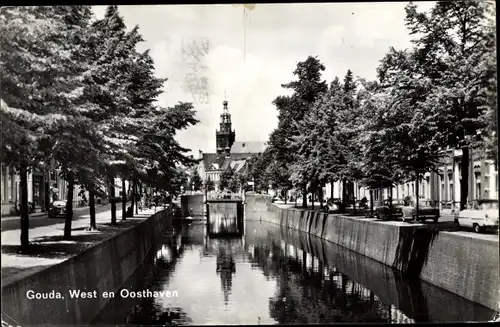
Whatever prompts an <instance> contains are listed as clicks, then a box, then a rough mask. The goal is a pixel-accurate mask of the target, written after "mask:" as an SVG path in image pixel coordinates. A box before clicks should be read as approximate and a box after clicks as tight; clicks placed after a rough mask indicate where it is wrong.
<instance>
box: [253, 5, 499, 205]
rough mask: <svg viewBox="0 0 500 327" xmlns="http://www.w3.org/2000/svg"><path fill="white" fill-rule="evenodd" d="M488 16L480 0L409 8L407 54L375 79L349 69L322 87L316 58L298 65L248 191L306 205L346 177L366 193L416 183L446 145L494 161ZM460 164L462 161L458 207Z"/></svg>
mask: <svg viewBox="0 0 500 327" xmlns="http://www.w3.org/2000/svg"><path fill="white" fill-rule="evenodd" d="M494 12H495V11H494V4H493V3H489V2H486V1H439V2H437V4H436V5H435V6H434V8H433V9H432V10H431V11H430V12H429V13H421V12H419V11H418V8H417V7H416V6H415V5H414V4H412V3H410V4H409V5H408V6H407V7H406V26H407V28H408V29H409V33H410V34H411V35H413V36H414V40H413V42H412V47H411V48H410V49H405V50H396V49H394V48H390V49H389V52H388V53H387V54H386V55H385V56H384V58H383V59H382V60H381V61H380V65H379V67H378V68H377V79H376V80H374V81H367V80H363V79H357V80H355V78H354V77H353V73H352V72H351V71H350V70H349V71H347V74H346V75H345V77H344V79H343V81H341V80H340V79H339V78H335V79H334V80H333V81H332V82H331V83H330V85H329V86H328V85H327V84H326V82H325V81H322V80H321V72H322V71H323V70H325V66H324V65H323V64H322V63H321V62H320V61H319V60H318V59H317V58H315V57H309V58H307V60H305V61H303V62H300V63H298V65H297V68H296V69H295V71H294V75H295V76H297V80H296V81H293V82H290V83H288V84H284V85H282V87H284V88H286V89H290V90H291V91H292V94H291V95H289V96H279V97H277V98H276V99H275V100H274V104H275V106H276V108H277V110H278V112H279V114H278V118H279V123H278V127H277V128H276V129H275V130H274V131H273V132H272V133H271V135H270V141H269V147H268V148H267V149H266V151H265V152H264V153H263V154H262V155H261V156H260V157H258V158H256V159H255V160H253V161H252V162H251V163H250V165H251V166H253V167H250V168H249V169H248V174H249V176H248V178H250V179H251V178H252V177H253V178H255V186H256V190H266V189H267V188H268V185H273V187H276V188H280V189H284V190H285V193H286V191H287V190H290V189H292V188H293V189H299V190H301V191H300V192H301V193H302V194H303V206H304V207H306V206H307V198H306V194H307V193H308V192H314V191H315V190H317V189H318V188H320V187H323V186H324V185H325V184H326V183H333V182H334V181H338V180H340V181H341V182H342V183H343V186H344V187H343V190H346V189H347V187H346V186H347V184H348V183H352V181H354V180H356V181H359V182H360V183H361V184H363V185H365V186H367V187H368V188H370V189H371V190H372V189H377V188H383V187H391V188H390V189H391V190H392V186H394V185H396V184H397V183H398V182H402V181H409V180H415V181H416V183H418V182H419V181H420V179H421V178H422V177H423V174H424V173H425V172H429V171H437V168H438V167H439V165H440V164H441V163H440V160H442V153H443V150H445V149H449V148H452V149H457V148H458V149H461V150H462V151H463V158H468V157H469V151H470V149H479V150H481V151H480V152H482V153H483V154H486V155H488V156H489V157H490V158H494V160H495V162H497V161H496V160H497V150H496V149H497V138H496V128H497V126H496V125H497V124H496V121H497V117H496V107H497V104H496V50H495V48H496V43H495V27H496V25H495V20H494ZM468 165H469V161H468V160H462V162H461V171H462V179H461V181H462V183H461V189H460V194H461V198H460V206H461V208H463V207H464V206H465V204H466V199H467V195H468V194H467V190H468V185H467V183H468V180H469V179H468V172H469V169H468ZM417 177H418V178H417ZM332 190H333V187H332ZM416 190H417V192H418V184H417V187H416ZM343 193H344V194H342V200H343V204H345V203H346V192H345V191H344V192H343ZM313 194H314V193H313ZM370 194H371V197H373V193H372V192H370ZM319 196H320V197H321V196H322V192H320V193H319ZM330 196H331V197H332V198H333V192H332V194H331V195H330ZM391 197H392V196H391ZM417 198H418V193H417ZM320 200H323V199H320ZM417 206H418V203H417ZM372 209H373V208H372Z"/></svg>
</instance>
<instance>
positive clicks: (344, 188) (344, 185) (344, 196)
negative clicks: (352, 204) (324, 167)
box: [341, 179, 347, 213]
mask: <svg viewBox="0 0 500 327" xmlns="http://www.w3.org/2000/svg"><path fill="white" fill-rule="evenodd" d="M346 209H347V182H346V180H345V179H342V208H341V212H342V213H345V212H346Z"/></svg>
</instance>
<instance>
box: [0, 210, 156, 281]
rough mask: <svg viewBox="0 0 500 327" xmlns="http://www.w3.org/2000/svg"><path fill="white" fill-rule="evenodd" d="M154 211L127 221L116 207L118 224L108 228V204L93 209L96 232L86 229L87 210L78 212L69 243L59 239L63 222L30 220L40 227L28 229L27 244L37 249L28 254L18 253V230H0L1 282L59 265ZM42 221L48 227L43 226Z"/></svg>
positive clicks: (140, 212)
mask: <svg viewBox="0 0 500 327" xmlns="http://www.w3.org/2000/svg"><path fill="white" fill-rule="evenodd" d="M82 209H83V208H82ZM154 212H155V211H154V209H148V210H143V211H139V215H136V216H135V217H134V218H127V220H126V221H122V220H121V206H118V207H117V210H116V216H117V222H118V225H117V226H110V222H111V209H110V205H104V206H99V207H98V208H96V224H97V228H98V231H88V230H87V228H88V227H89V224H90V221H89V220H90V214H89V213H88V208H86V209H85V210H80V211H79V212H78V213H75V214H76V215H75V219H74V220H73V223H72V233H71V235H72V238H73V239H72V240H71V241H65V240H62V236H63V233H64V219H49V218H47V217H37V218H33V221H37V224H38V225H39V226H38V227H33V228H30V231H29V238H30V242H31V244H32V245H33V246H35V247H36V248H37V249H36V250H35V252H34V253H31V254H20V253H18V249H19V245H20V236H21V231H20V229H19V228H11V229H9V230H6V231H3V230H2V234H1V238H2V281H3V283H7V282H9V281H12V280H13V279H19V278H21V277H22V276H26V275H29V274H31V273H33V272H35V271H38V270H41V269H43V268H45V267H48V266H51V265H54V264H57V263H59V262H62V261H64V260H66V259H67V258H69V257H71V256H73V255H75V254H78V253H80V252H81V251H83V250H84V249H85V248H88V247H90V246H92V245H93V244H95V243H97V242H100V241H102V240H104V239H106V238H107V237H110V236H111V235H113V234H115V233H117V232H118V231H119V230H122V229H126V228H130V227H132V226H134V225H136V224H137V223H139V222H140V221H142V220H144V219H146V218H147V217H149V216H150V215H151V214H153V213H154ZM18 219H19V218H18ZM38 221H40V223H38ZM43 222H46V223H47V224H45V225H44V224H43ZM2 224H3V222H2Z"/></svg>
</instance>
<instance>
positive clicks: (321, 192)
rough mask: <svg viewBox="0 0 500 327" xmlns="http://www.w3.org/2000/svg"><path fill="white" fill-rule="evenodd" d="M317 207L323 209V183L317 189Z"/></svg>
mask: <svg viewBox="0 0 500 327" xmlns="http://www.w3.org/2000/svg"><path fill="white" fill-rule="evenodd" d="M319 208H320V209H323V184H321V186H320V189H319Z"/></svg>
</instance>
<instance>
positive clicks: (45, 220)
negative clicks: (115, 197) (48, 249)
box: [2, 204, 121, 232]
mask: <svg viewBox="0 0 500 327" xmlns="http://www.w3.org/2000/svg"><path fill="white" fill-rule="evenodd" d="M108 210H111V205H109V204H108V205H100V206H96V207H95V212H96V214H99V213H101V212H104V211H108ZM88 214H89V208H85V209H82V210H79V211H75V212H73V221H75V220H79V219H85V218H86V219H89V218H88V217H84V216H86V215H88ZM117 218H119V219H121V217H117ZM29 222H30V229H31V228H36V227H43V226H49V225H55V224H60V223H64V217H62V216H61V217H57V218H49V217H48V216H47V215H46V214H45V215H43V216H39V217H30V220H29ZM16 229H21V217H18V219H9V220H3V221H2V232H6V231H9V230H16Z"/></svg>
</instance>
